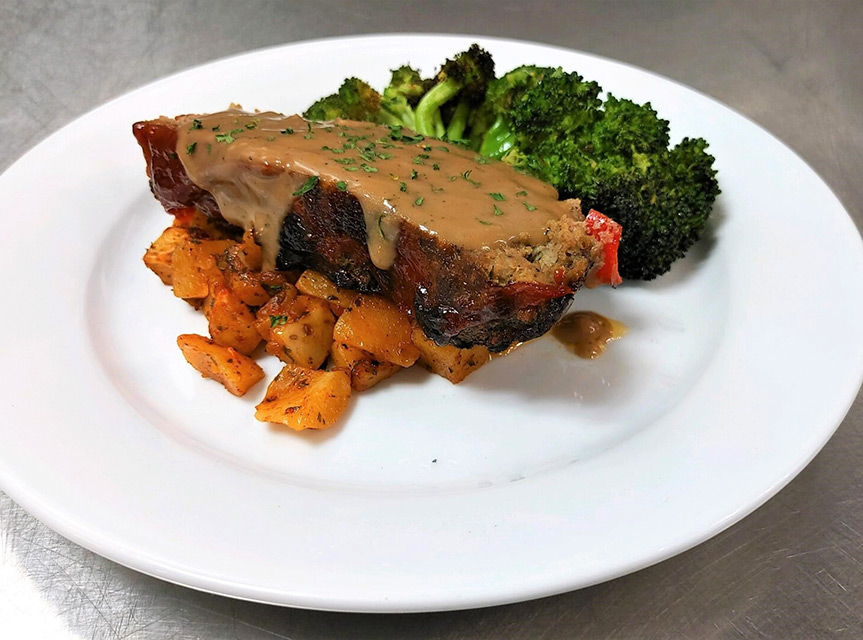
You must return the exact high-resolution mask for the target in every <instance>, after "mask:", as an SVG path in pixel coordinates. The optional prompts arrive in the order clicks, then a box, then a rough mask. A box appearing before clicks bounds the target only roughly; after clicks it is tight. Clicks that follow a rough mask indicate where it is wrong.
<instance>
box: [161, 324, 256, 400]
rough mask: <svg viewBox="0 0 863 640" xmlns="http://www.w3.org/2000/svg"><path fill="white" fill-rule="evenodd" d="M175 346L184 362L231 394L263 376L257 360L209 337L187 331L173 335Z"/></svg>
mask: <svg viewBox="0 0 863 640" xmlns="http://www.w3.org/2000/svg"><path fill="white" fill-rule="evenodd" d="M177 346H179V347H180V350H181V351H182V352H183V357H184V358H186V362H188V363H189V364H190V365H192V366H193V367H195V369H197V370H198V371H200V372H201V375H202V376H204V377H205V378H212V379H213V380H215V381H217V382H219V383H221V384H222V385H224V387H225V388H226V389H227V390H228V391H230V392H231V393H233V394H234V395H235V396H241V395H243V394H245V393H246V391H248V390H249V389H250V388H251V387H253V386H254V385H255V384H256V383H257V382H259V381H260V380H262V379H263V377H264V370H263V369H261V367H259V366H258V363H257V362H255V361H254V360H252V359H251V358H249V357H247V356H244V355H243V354H242V353H240V352H239V351H237V350H236V349H234V348H232V347H223V346H222V345H219V344H216V343H215V342H214V341H213V340H210V339H209V338H205V337H204V336H199V335H197V334H194V333H187V334H183V335H181V336H178V337H177Z"/></svg>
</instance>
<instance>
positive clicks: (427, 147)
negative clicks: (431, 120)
mask: <svg viewBox="0 0 863 640" xmlns="http://www.w3.org/2000/svg"><path fill="white" fill-rule="evenodd" d="M423 151H431V145H430V144H424V145H423Z"/></svg>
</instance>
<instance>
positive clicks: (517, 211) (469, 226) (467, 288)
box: [133, 110, 603, 352]
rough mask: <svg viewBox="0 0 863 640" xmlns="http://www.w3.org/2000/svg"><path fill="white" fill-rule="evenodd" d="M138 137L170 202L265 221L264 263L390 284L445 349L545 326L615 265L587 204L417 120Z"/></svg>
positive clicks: (173, 207) (226, 125)
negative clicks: (430, 133)
mask: <svg viewBox="0 0 863 640" xmlns="http://www.w3.org/2000/svg"><path fill="white" fill-rule="evenodd" d="M133 132H134V135H135V137H136V139H137V140H138V142H139V143H140V145H141V147H142V149H143V151H144V156H145V159H146V162H147V173H148V175H149V177H150V185H151V188H152V191H153V193H154V195H155V196H156V198H157V199H158V200H159V201H160V202H161V203H162V205H163V206H164V207H165V209H166V210H167V211H169V212H178V211H181V210H186V209H188V208H189V207H196V208H197V209H199V210H200V211H202V212H203V213H205V214H206V215H208V216H212V217H217V218H224V219H225V220H227V221H228V222H230V223H232V224H234V225H237V226H240V227H243V228H245V229H250V230H252V231H253V232H254V234H255V238H256V240H257V241H258V242H259V243H260V244H261V245H262V247H263V249H264V256H265V268H267V267H269V268H278V269H283V270H287V269H295V268H300V267H306V268H311V269H315V270H317V271H320V272H321V273H323V274H325V275H326V276H327V277H329V278H330V279H331V280H332V281H333V282H335V283H336V284H338V285H339V286H342V287H346V288H351V289H357V290H359V291H362V292H370V293H381V294H384V295H387V296H389V297H391V298H392V299H393V300H395V301H396V302H397V303H398V304H399V305H400V306H401V307H402V308H403V309H405V310H406V311H407V312H409V313H411V314H412V315H413V316H414V318H415V319H416V322H417V323H418V324H419V326H420V327H421V328H422V330H423V331H424V332H425V333H426V335H427V336H429V337H430V338H431V339H433V340H434V341H435V342H437V343H438V344H453V345H455V346H457V347H471V346H475V345H483V346H486V347H488V348H489V349H490V350H491V351H493V352H498V351H502V350H504V349H506V348H507V347H509V346H511V345H512V344H514V343H517V342H523V341H525V340H530V339H532V338H535V337H538V336H540V335H542V334H543V333H545V332H546V331H548V330H549V329H550V328H551V326H552V325H553V324H554V323H555V322H556V321H557V320H558V319H559V318H560V316H561V314H562V313H563V312H564V310H565V309H566V307H567V305H568V304H569V302H570V300H571V298H572V295H573V294H574V293H575V291H576V290H577V289H578V288H579V287H581V286H582V284H584V282H585V279H586V278H587V276H588V273H589V272H590V271H591V269H594V268H596V267H599V266H601V265H602V262H603V247H602V245H601V244H600V242H599V241H598V240H597V239H595V238H594V237H593V236H591V235H590V234H589V233H588V232H587V230H586V228H585V224H584V217H583V216H582V214H581V211H580V208H579V204H578V202H577V201H575V200H569V201H560V200H558V199H557V192H556V191H555V190H554V189H553V188H552V187H550V186H548V185H546V184H544V183H542V182H540V181H538V180H536V179H534V178H531V177H529V176H526V175H523V174H521V173H518V172H516V171H515V170H513V169H512V168H510V167H508V166H506V165H503V164H502V163H499V162H496V161H489V160H486V159H484V158H481V157H479V156H477V155H476V154H475V153H473V152H471V151H468V150H465V149H462V148H460V147H458V146H457V145H454V144H451V143H446V142H441V141H439V140H430V139H423V138H422V136H418V135H414V134H412V133H410V132H408V131H407V130H401V129H399V128H393V127H386V126H379V125H374V124H370V123H364V122H352V121H333V122H327V123H315V122H308V121H306V120H303V119H302V118H300V117H299V116H290V117H285V116H282V115H280V114H275V113H247V112H243V111H239V110H229V111H225V112H221V113H216V114H211V115H206V116H204V115H201V116H192V115H190V116H181V117H178V118H159V119H157V120H151V121H145V122H138V123H136V124H135V125H134V127H133Z"/></svg>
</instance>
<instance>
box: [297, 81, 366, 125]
mask: <svg viewBox="0 0 863 640" xmlns="http://www.w3.org/2000/svg"><path fill="white" fill-rule="evenodd" d="M380 113H381V94H379V93H378V92H377V91H375V90H374V89H372V88H371V87H370V86H369V85H368V84H367V83H366V82H363V81H362V80H360V79H359V78H348V79H347V80H345V81H344V82H343V83H342V86H341V87H339V91H338V93H334V94H332V95H330V96H326V97H325V98H321V99H320V100H318V101H317V102H315V103H314V104H313V105H312V106H310V107H309V108H308V109H306V111H305V113H303V117H304V118H307V119H309V120H333V119H335V118H347V119H348V120H368V121H370V122H377V121H378V118H379V117H380Z"/></svg>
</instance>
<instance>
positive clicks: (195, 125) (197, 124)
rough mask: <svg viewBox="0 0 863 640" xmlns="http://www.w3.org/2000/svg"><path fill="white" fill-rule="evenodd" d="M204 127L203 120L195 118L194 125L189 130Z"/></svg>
mask: <svg viewBox="0 0 863 640" xmlns="http://www.w3.org/2000/svg"><path fill="white" fill-rule="evenodd" d="M203 128H204V127H203V126H202V125H201V121H200V120H198V119H197V118H195V119H194V120H192V126H191V127H189V131H194V130H195V129H203Z"/></svg>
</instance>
